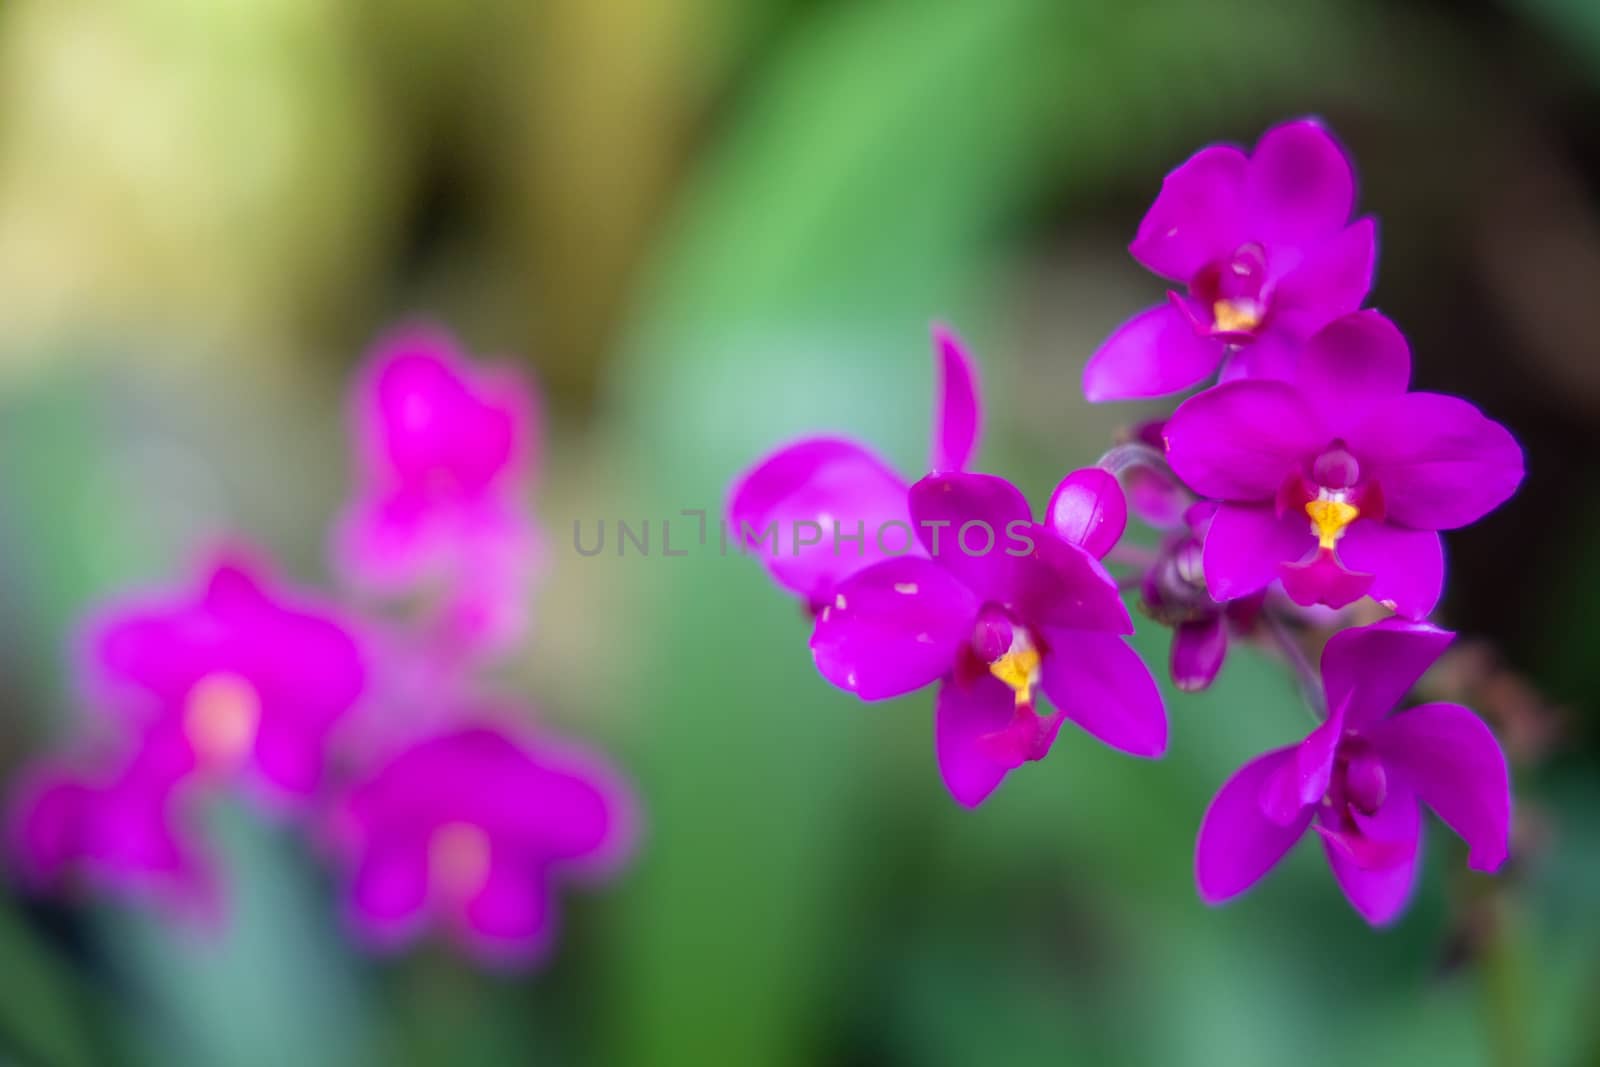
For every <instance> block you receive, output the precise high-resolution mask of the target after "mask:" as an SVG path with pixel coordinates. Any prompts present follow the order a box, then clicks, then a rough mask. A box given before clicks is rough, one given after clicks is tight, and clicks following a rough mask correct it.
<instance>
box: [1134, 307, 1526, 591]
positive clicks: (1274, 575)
mask: <svg viewBox="0 0 1600 1067" xmlns="http://www.w3.org/2000/svg"><path fill="white" fill-rule="evenodd" d="M1410 377H1411V353H1410V350H1409V349H1408V348H1407V347H1406V342H1405V338H1403V337H1402V336H1401V335H1400V331H1399V330H1398V329H1396V328H1395V326H1394V324H1393V323H1391V322H1390V321H1389V320H1388V319H1386V318H1384V317H1383V316H1382V315H1380V314H1378V313H1377V312H1375V311H1362V312H1357V313H1356V314H1353V315H1348V316H1346V317H1345V318H1343V319H1340V320H1339V321H1337V322H1335V323H1333V324H1331V325H1329V326H1328V327H1326V328H1325V329H1323V330H1322V331H1320V332H1319V333H1317V334H1316V335H1315V336H1314V337H1312V338H1311V340H1310V342H1309V343H1308V344H1307V346H1306V350H1305V353H1304V355H1303V356H1302V357H1301V362H1300V369H1299V372H1298V374H1297V375H1296V379H1295V381H1293V382H1283V381H1237V382H1227V383H1224V384H1222V385H1219V386H1217V387H1216V388H1214V389H1209V390H1207V391H1206V392H1203V393H1200V394H1199V395H1197V396H1193V397H1190V398H1189V399H1188V400H1186V401H1184V403H1183V404H1181V405H1179V407H1178V410H1177V411H1176V412H1175V413H1174V414H1173V416H1172V418H1171V420H1170V421H1169V422H1168V423H1167V425H1166V431H1165V432H1166V439H1167V448H1168V459H1169V460H1170V462H1171V464H1172V469H1173V471H1174V472H1176V473H1177V475H1178V476H1179V477H1180V478H1181V479H1183V481H1184V482H1185V483H1187V485H1188V486H1189V488H1191V489H1193V490H1194V491H1195V492H1196V493H1199V494H1200V495H1201V496H1204V497H1209V498H1212V499H1215V500H1219V501H1221V506H1220V507H1218V508H1217V511H1216V515H1215V516H1214V517H1213V518H1212V520H1211V527H1210V530H1209V531H1208V533H1207V534H1206V539H1205V552H1204V567H1205V578H1206V585H1207V587H1208V588H1209V589H1210V591H1211V595H1212V596H1213V597H1215V598H1216V599H1217V600H1232V599H1234V598H1237V597H1242V596H1248V595H1250V594H1251V593H1254V592H1256V591H1257V590H1260V589H1262V588H1264V587H1265V586H1266V585H1267V584H1268V583H1270V582H1271V581H1273V580H1274V579H1278V578H1281V579H1282V580H1283V585H1284V589H1285V591H1287V592H1288V594H1289V597H1290V599H1292V600H1293V601H1294V602H1295V603H1297V604H1301V605H1310V604H1325V605H1327V606H1329V607H1333V608H1338V607H1343V606H1344V605H1346V604H1349V603H1352V602H1353V601H1355V600H1358V599H1360V598H1361V597H1362V596H1365V595H1368V594H1370V595H1371V596H1373V597H1374V598H1376V599H1377V600H1379V601H1382V602H1383V603H1384V604H1386V605H1387V606H1389V607H1390V608H1391V609H1392V610H1394V611H1397V612H1399V613H1400V614H1402V615H1405V616H1407V617H1409V618H1413V619H1417V618H1422V617H1424V616H1426V615H1427V614H1428V613H1429V612H1431V611H1432V610H1433V607H1434V605H1435V603H1437V602H1438V599H1439V593H1440V588H1441V586H1442V584H1443V582H1444V555H1443V550H1442V548H1441V546H1440V541H1439V533H1438V531H1440V530H1450V529H1454V528H1456V527H1458V526H1465V525H1467V524H1468V523H1471V522H1474V521H1476V520H1477V519H1479V518H1482V517H1483V516H1484V515H1486V514H1487V513H1489V512H1490V511H1492V510H1494V509H1495V508H1496V507H1498V506H1499V505H1500V504H1502V503H1503V502H1505V501H1506V500H1507V499H1508V498H1509V497H1510V496H1511V495H1512V493H1514V492H1515V491H1516V488H1517V486H1518V484H1519V483H1520V482H1521V481H1522V473H1523V463H1522V450H1521V449H1520V448H1519V447H1518V446H1517V442H1516V439H1515V438H1513V437H1512V436H1511V433H1510V432H1509V431H1508V430H1506V428H1505V427H1504V426H1501V425H1500V424H1499V423H1497V422H1492V421H1490V420H1489V419H1487V418H1485V417H1484V416H1483V415H1482V413H1480V412H1479V411H1478V409H1477V408H1475V407H1473V406H1472V405H1471V404H1469V403H1467V402H1466V401H1465V400H1458V399H1456V398H1455V397H1449V396H1440V395H1438V394H1435V393H1410V392H1407V391H1406V389H1407V384H1408V382H1409V380H1410Z"/></svg>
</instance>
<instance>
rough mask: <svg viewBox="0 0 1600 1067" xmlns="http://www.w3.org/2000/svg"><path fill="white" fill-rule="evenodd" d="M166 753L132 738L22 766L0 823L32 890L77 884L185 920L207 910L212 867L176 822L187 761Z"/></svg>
mask: <svg viewBox="0 0 1600 1067" xmlns="http://www.w3.org/2000/svg"><path fill="white" fill-rule="evenodd" d="M170 755H171V754H170V753H168V752H163V751H161V750H159V749H156V748H150V747H140V748H137V749H135V750H134V751H133V752H132V753H131V754H130V755H123V756H119V757H118V758H117V759H114V760H106V759H91V760H70V759H69V760H52V761H49V762H44V763H40V764H38V765H36V766H34V767H32V768H29V769H27V770H25V771H24V772H23V773H22V775H21V777H20V778H19V780H18V785H17V786H16V788H15V790H14V791H13V794H12V803H11V805H10V822H9V826H8V831H9V845H10V851H11V854H12V855H13V856H14V857H15V859H16V869H17V871H18V873H19V875H20V877H21V879H22V881H23V884H24V885H26V886H27V887H28V888H29V889H30V890H33V891H35V892H43V891H46V890H51V889H57V888H60V887H61V886H63V885H69V884H79V885H82V886H83V887H84V888H87V889H90V890H94V891H99V892H106V893H110V894H113V895H118V896H126V897H130V898H136V899H143V900H149V901H153V902H154V903H156V904H158V905H160V906H162V907H164V908H165V910H167V911H169V912H171V913H173V914H174V915H177V916H179V917H183V918H187V919H197V918H208V917H214V914H215V912H216V910H217V904H218V901H217V886H216V882H215V878H214V875H213V872H212V870H211V868H210V866H209V865H208V864H207V862H206V861H205V859H204V857H203V856H202V855H201V854H200V852H199V851H198V850H197V849H196V848H195V847H194V845H193V843H192V841H191V840H190V839H189V836H188V834H187V831H186V828H185V827H184V826H183V825H182V821H183V816H184V810H183V809H184V800H185V796H186V794H185V790H184V788H183V787H184V784H185V782H186V781H187V780H188V779H187V776H186V770H187V769H186V767H184V766H183V765H182V764H176V765H175V764H174V763H173V761H172V760H171V758H170Z"/></svg>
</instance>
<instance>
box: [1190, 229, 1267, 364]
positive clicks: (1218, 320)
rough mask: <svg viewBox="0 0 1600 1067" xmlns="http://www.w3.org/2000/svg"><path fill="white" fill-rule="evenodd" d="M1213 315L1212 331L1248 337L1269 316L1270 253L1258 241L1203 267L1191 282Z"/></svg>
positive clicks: (1241, 338)
mask: <svg viewBox="0 0 1600 1067" xmlns="http://www.w3.org/2000/svg"><path fill="white" fill-rule="evenodd" d="M1189 290H1190V293H1191V295H1192V296H1193V297H1194V299H1195V300H1196V301H1197V302H1198V303H1199V305H1200V308H1201V309H1204V313H1209V315H1210V317H1211V332H1212V333H1217V334H1226V335H1229V337H1230V338H1232V339H1235V340H1239V341H1245V340H1249V339H1250V336H1251V335H1252V334H1253V333H1254V332H1255V331H1256V329H1257V328H1258V327H1260V326H1261V324H1262V323H1263V322H1265V321H1266V318H1267V256H1266V250H1265V249H1263V248H1262V247H1261V246H1260V245H1259V244H1255V243H1253V242H1252V243H1250V244H1244V245H1240V246H1239V247H1238V248H1236V249H1235V250H1234V252H1233V254H1232V255H1231V256H1229V257H1228V258H1226V259H1222V260H1218V261H1216V262H1214V263H1211V264H1208V265H1207V266H1205V267H1204V268H1202V269H1201V271H1200V273H1199V274H1198V275H1196V276H1195V278H1194V280H1193V282H1192V283H1191V284H1190V286H1189Z"/></svg>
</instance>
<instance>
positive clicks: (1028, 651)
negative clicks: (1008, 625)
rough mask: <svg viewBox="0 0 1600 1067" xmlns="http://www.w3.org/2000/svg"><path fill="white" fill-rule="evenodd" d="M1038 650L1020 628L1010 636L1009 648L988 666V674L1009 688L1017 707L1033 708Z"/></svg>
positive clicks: (1037, 682)
mask: <svg viewBox="0 0 1600 1067" xmlns="http://www.w3.org/2000/svg"><path fill="white" fill-rule="evenodd" d="M1039 662H1040V660H1039V650H1038V649H1037V648H1036V647H1034V644H1033V642H1032V641H1031V640H1029V638H1028V635H1027V633H1026V632H1024V631H1023V630H1022V629H1021V628H1020V627H1019V628H1018V629H1017V630H1016V631H1015V632H1014V633H1013V634H1012V637H1011V647H1010V648H1009V649H1007V650H1006V653H1005V654H1004V655H1003V656H1001V657H1000V658H999V659H997V660H995V661H994V662H993V663H991V664H989V673H990V674H992V675H994V676H995V677H996V678H998V679H1000V680H1001V681H1002V682H1004V683H1006V685H1008V686H1010V687H1011V691H1012V692H1013V693H1015V694H1016V700H1017V707H1019V708H1024V707H1032V706H1033V690H1034V687H1035V686H1037V685H1038V684H1039Z"/></svg>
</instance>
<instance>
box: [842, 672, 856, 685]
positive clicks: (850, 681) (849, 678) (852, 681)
mask: <svg viewBox="0 0 1600 1067" xmlns="http://www.w3.org/2000/svg"><path fill="white" fill-rule="evenodd" d="M844 684H845V685H847V686H849V687H850V688H851V689H854V688H855V687H856V672H855V671H851V672H850V673H849V674H847V675H845V676H844Z"/></svg>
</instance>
